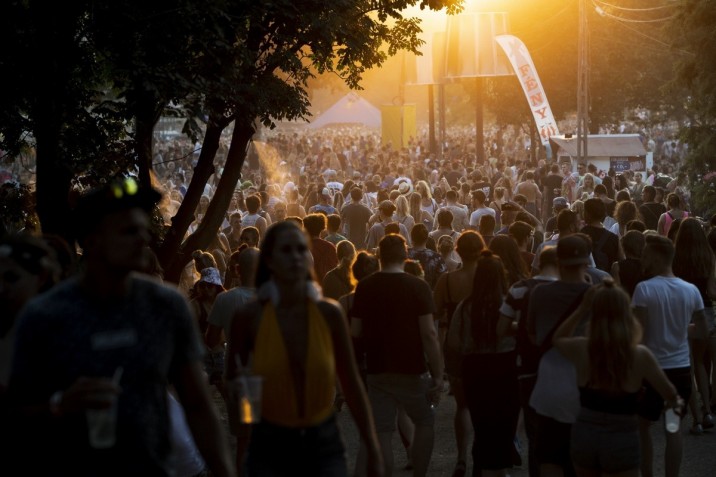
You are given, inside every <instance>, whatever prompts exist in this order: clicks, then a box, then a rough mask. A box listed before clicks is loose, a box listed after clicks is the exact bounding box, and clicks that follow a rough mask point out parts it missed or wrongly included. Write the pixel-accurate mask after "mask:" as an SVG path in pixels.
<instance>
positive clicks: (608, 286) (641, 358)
mask: <svg viewBox="0 0 716 477" xmlns="http://www.w3.org/2000/svg"><path fill="white" fill-rule="evenodd" d="M590 314H591V319H589V323H588V332H587V336H573V335H574V333H575V330H576V329H577V327H578V326H579V325H580V324H582V323H584V321H585V320H586V319H587V318H588V317H589V315H590ZM641 336H642V328H641V326H640V325H639V322H638V321H637V319H636V317H635V316H634V315H633V314H632V312H631V300H630V298H629V295H628V294H627V293H626V292H625V291H624V290H623V289H622V288H620V287H618V286H616V285H615V284H614V281H613V280H612V279H610V278H607V279H605V280H604V281H603V282H602V283H601V284H599V285H596V286H594V287H592V288H591V289H589V290H588V291H587V293H586V294H585V296H584V299H583V300H582V303H581V304H580V306H579V307H578V308H577V310H576V311H575V312H574V313H572V315H571V316H570V317H569V318H567V320H565V321H564V322H563V323H562V324H561V325H560V326H559V328H557V330H556V331H555V333H554V335H553V339H552V341H553V343H554V346H555V348H557V349H558V350H559V352H560V353H562V354H563V355H564V356H565V357H566V358H567V359H569V360H570V361H572V363H573V364H574V366H575V368H576V372H577V384H578V386H579V394H580V402H581V409H580V412H579V415H578V417H577V422H576V423H574V424H573V425H572V437H571V441H570V444H571V445H570V447H571V454H572V462H573V463H574V467H575V470H576V472H577V475H579V476H594V475H612V474H618V475H624V476H634V477H636V476H638V475H639V465H640V443H639V432H638V418H637V405H638V400H639V396H640V393H641V390H642V386H643V382H644V381H647V382H648V383H649V384H650V385H651V386H653V387H654V389H656V391H657V392H658V393H659V394H660V395H661V396H662V397H663V398H664V400H665V401H666V403H667V405H668V406H670V407H672V408H674V410H675V411H676V412H677V414H682V413H683V411H684V400H683V399H681V397H679V395H678V394H677V392H676V388H675V387H674V385H673V384H671V382H670V381H669V380H668V378H667V377H666V375H665V374H664V372H663V371H662V369H661V368H660V367H659V365H658V363H657V361H656V358H655V357H654V355H653V354H652V353H651V351H649V349H648V348H647V347H646V346H643V345H640V344H639V342H640V341H641Z"/></svg>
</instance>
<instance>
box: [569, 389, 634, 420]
mask: <svg viewBox="0 0 716 477" xmlns="http://www.w3.org/2000/svg"><path fill="white" fill-rule="evenodd" d="M639 394H640V392H639V391H636V392H633V393H625V392H619V393H612V392H608V391H604V390H602V389H594V388H590V387H586V386H580V387H579V402H580V403H581V404H582V407H585V408H587V409H591V410H592V411H597V412H606V413H609V414H636V410H637V403H638V400H639Z"/></svg>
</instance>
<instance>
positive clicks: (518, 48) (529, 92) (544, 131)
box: [495, 35, 559, 146]
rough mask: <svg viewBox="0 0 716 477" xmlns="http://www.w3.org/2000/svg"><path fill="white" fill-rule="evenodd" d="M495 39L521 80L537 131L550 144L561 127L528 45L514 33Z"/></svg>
mask: <svg viewBox="0 0 716 477" xmlns="http://www.w3.org/2000/svg"><path fill="white" fill-rule="evenodd" d="M495 40H496V41H497V43H499V44H500V46H501V47H502V49H503V50H504V51H505V54H506V55H507V57H508V58H509V60H510V63H512V67H513V68H514V70H515V73H516V74H517V78H518V79H519V80H520V84H521V85H522V89H523V90H524V92H525V96H526V97H527V102H528V103H529V105H530V109H531V110H532V115H533V116H534V118H535V123H536V124H537V132H538V133H539V136H540V140H541V141H542V144H543V145H545V146H547V145H549V138H550V136H557V135H559V129H558V128H557V121H555V120H554V116H553V115H552V110H551V109H550V107H549V102H548V101H547V95H546V94H545V92H544V88H542V82H540V80H539V75H538V74H537V69H536V68H535V65H534V63H533V62H532V57H531V56H530V53H529V51H527V47H526V46H525V44H524V43H523V42H522V40H520V39H519V38H517V37H516V36H514V35H498V36H496V37H495Z"/></svg>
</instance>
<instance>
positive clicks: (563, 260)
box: [557, 235, 592, 265]
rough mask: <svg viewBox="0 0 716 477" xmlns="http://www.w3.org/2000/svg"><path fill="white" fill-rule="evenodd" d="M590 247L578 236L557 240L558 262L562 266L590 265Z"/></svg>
mask: <svg viewBox="0 0 716 477" xmlns="http://www.w3.org/2000/svg"><path fill="white" fill-rule="evenodd" d="M591 253H592V252H591V250H590V245H589V243H587V241H586V240H584V239H583V238H582V237H579V236H578V235H568V236H567V237H561V238H560V239H559V240H557V260H558V262H559V264H560V265H589V255H590V254H591Z"/></svg>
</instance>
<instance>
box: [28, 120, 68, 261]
mask: <svg viewBox="0 0 716 477" xmlns="http://www.w3.org/2000/svg"><path fill="white" fill-rule="evenodd" d="M56 144H57V140H56V139H53V135H50V136H49V137H44V136H43V135H42V134H41V133H40V134H38V135H37V182H36V184H35V190H36V200H37V215H38V217H39V218H40V224H41V227H42V233H43V234H52V235H58V236H60V237H62V238H63V239H65V240H66V241H67V243H68V245H69V246H70V249H72V250H74V241H75V234H74V233H73V232H74V227H73V226H72V225H73V224H72V215H71V210H70V204H69V202H68V200H69V193H70V187H71V181H72V174H71V172H70V171H69V169H68V168H67V167H64V166H63V165H62V164H63V163H64V162H63V161H62V160H60V158H59V157H58V151H57V149H56V148H55V147H54V146H53V145H56Z"/></svg>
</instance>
